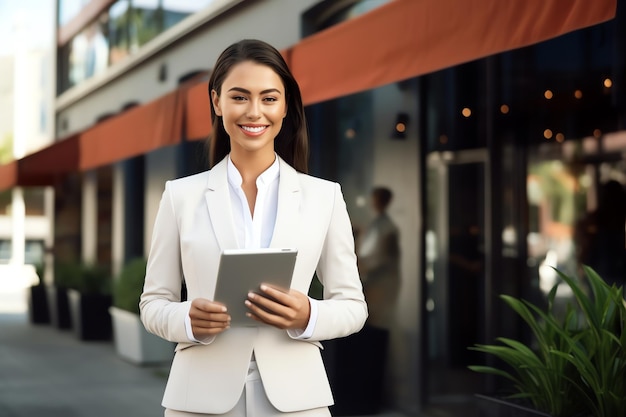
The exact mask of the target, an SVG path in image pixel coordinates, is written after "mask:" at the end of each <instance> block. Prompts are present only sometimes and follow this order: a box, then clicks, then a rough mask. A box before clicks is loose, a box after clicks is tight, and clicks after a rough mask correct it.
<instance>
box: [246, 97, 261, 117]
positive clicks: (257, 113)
mask: <svg viewBox="0 0 626 417" xmlns="http://www.w3.org/2000/svg"><path fill="white" fill-rule="evenodd" d="M249 103H250V104H249V105H248V111H247V112H246V117H247V118H248V119H250V120H256V119H258V118H260V117H261V108H260V105H259V103H258V102H257V101H256V100H250V102H249Z"/></svg>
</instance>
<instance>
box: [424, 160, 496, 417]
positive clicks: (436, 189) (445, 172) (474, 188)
mask: <svg viewBox="0 0 626 417" xmlns="http://www.w3.org/2000/svg"><path fill="white" fill-rule="evenodd" d="M427 163H428V170H427V191H426V192H427V197H426V198H427V201H428V207H427V215H426V220H427V232H426V268H425V272H426V273H425V283H424V288H425V291H426V297H425V299H426V305H425V306H424V314H425V317H426V320H425V323H426V328H425V332H424V336H425V338H426V340H427V342H426V357H427V360H426V361H425V371H426V375H427V377H426V378H425V380H424V385H425V387H426V400H427V401H426V403H427V404H429V406H430V407H433V408H437V409H441V408H449V407H455V406H459V405H461V406H463V407H467V403H469V402H471V401H472V396H473V394H475V393H476V390H477V387H481V386H482V385H481V377H480V375H476V374H475V373H473V372H471V371H469V370H468V369H467V366H468V365H470V364H475V363H478V358H477V357H476V356H475V355H474V353H473V352H472V351H470V350H468V346H471V345H473V344H475V343H478V342H479V341H480V340H482V337H481V335H483V334H484V329H485V322H486V317H485V309H484V305H485V303H484V298H485V296H484V294H485V277H486V275H485V271H486V269H485V265H486V261H487V259H486V258H487V256H488V253H487V252H486V251H485V247H486V246H485V244H486V242H485V236H488V233H486V230H485V229H486V227H489V222H488V218H487V215H486V213H487V212H486V206H487V205H486V203H485V201H486V200H485V199H486V194H487V192H486V190H487V189H488V188H487V185H486V184H487V182H486V165H487V152H486V150H485V149H474V150H464V151H457V152H443V153H442V152H434V153H431V154H430V155H429V157H428V159H427ZM465 415H469V414H465Z"/></svg>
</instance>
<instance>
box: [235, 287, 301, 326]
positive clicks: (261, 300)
mask: <svg viewBox="0 0 626 417" xmlns="http://www.w3.org/2000/svg"><path fill="white" fill-rule="evenodd" d="M261 292H262V294H258V293H253V292H250V293H248V299H247V300H246V306H248V308H249V309H250V313H248V317H250V318H252V319H254V320H256V321H260V322H263V323H266V324H269V325H271V326H274V327H278V328H279V329H300V330H304V329H306V327H307V325H308V323H309V317H310V314H311V306H310V304H309V297H307V296H306V295H305V294H303V293H301V292H300V291H297V290H294V289H290V290H289V292H284V291H283V290H280V289H277V288H273V287H271V286H269V285H265V284H263V285H261Z"/></svg>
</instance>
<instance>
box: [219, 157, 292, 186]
mask: <svg viewBox="0 0 626 417" xmlns="http://www.w3.org/2000/svg"><path fill="white" fill-rule="evenodd" d="M279 174H280V165H279V163H278V157H277V156H276V154H274V163H272V165H270V167H269V168H268V169H266V170H265V171H263V172H262V173H261V175H259V177H258V178H257V179H256V183H257V186H259V185H260V186H267V185H268V184H271V183H272V182H273V181H274V180H276V178H278V177H279ZM228 182H229V183H230V185H232V186H233V187H235V188H241V183H242V182H243V178H241V174H240V173H239V170H238V169H237V167H236V166H235V164H233V161H232V160H231V159H230V154H229V155H228Z"/></svg>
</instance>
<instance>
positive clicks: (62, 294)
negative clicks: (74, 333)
mask: <svg viewBox="0 0 626 417" xmlns="http://www.w3.org/2000/svg"><path fill="white" fill-rule="evenodd" d="M46 298H47V300H48V311H49V313H50V323H51V324H52V325H53V326H55V327H56V328H57V329H61V330H65V329H71V328H72V319H71V317H70V307H69V303H68V300H67V290H66V289H65V288H60V287H56V286H55V285H48V286H46Z"/></svg>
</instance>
